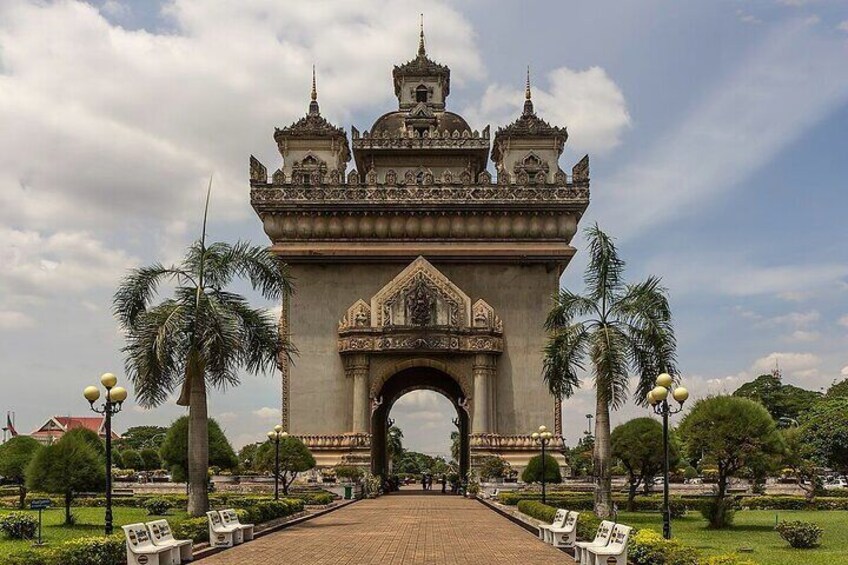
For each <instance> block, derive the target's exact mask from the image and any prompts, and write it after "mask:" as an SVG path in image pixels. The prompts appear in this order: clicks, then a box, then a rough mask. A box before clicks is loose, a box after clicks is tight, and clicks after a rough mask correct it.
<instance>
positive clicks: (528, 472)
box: [521, 454, 562, 483]
mask: <svg viewBox="0 0 848 565" xmlns="http://www.w3.org/2000/svg"><path fill="white" fill-rule="evenodd" d="M521 480H522V481H524V482H525V483H540V482H542V456H541V455H536V456H535V457H531V458H530V461H528V462H527V466H526V467H525V468H524V471H522V472H521ZM545 482H547V483H561V482H562V473H561V472H560V470H559V463H557V460H556V459H554V458H553V457H551V456H550V455H547V454H546V455H545Z"/></svg>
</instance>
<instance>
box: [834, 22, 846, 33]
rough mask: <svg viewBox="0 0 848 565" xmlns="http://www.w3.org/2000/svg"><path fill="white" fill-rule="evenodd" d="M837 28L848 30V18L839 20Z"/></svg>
mask: <svg viewBox="0 0 848 565" xmlns="http://www.w3.org/2000/svg"><path fill="white" fill-rule="evenodd" d="M836 29H838V30H839V31H845V32H848V20H843V21H841V22H839V25H837V26H836Z"/></svg>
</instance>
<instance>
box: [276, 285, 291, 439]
mask: <svg viewBox="0 0 848 565" xmlns="http://www.w3.org/2000/svg"><path fill="white" fill-rule="evenodd" d="M290 305H291V296H290V295H289V294H284V295H283V304H282V308H281V309H280V336H281V337H282V338H283V339H284V340H285V342H286V343H289V338H290V331H289V329H290V328H289V312H290V308H291V306H290ZM277 364H278V365H279V367H280V425H282V426H283V430H285V431H289V423H290V421H289V397H290V394H291V382H290V378H291V373H290V365H291V363H290V360H289V354H288V352H287V351H280V353H279V355H278V357H277Z"/></svg>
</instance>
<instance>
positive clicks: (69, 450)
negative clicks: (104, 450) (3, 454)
mask: <svg viewBox="0 0 848 565" xmlns="http://www.w3.org/2000/svg"><path fill="white" fill-rule="evenodd" d="M26 477H27V488H29V489H30V490H39V491H43V492H49V493H54V494H61V495H63V496H64V498H65V524H66V525H71V524H72V522H73V518H72V517H71V502H72V501H73V498H74V494H76V493H78V492H85V491H99V490H101V489H105V488H106V464H105V462H104V460H103V457H102V456H101V455H100V454H99V453H98V452H97V451H96V450H95V449H94V448H93V447H92V446H91V444H90V443H88V442H87V441H86V440H85V439H84V438H83V437H81V434H65V435H64V436H62V438H61V439H60V440H59V441H57V442H56V443H54V444H53V445H48V446H47V447H44V448H42V449H40V450H38V451H37V452H36V453H35V456H34V457H33V458H32V460H31V461H30V462H29V465H28V466H27V470H26Z"/></svg>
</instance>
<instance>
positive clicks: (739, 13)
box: [736, 10, 763, 24]
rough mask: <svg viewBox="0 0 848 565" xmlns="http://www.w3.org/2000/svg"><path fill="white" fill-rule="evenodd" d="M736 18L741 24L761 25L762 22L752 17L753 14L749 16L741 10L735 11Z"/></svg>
mask: <svg viewBox="0 0 848 565" xmlns="http://www.w3.org/2000/svg"><path fill="white" fill-rule="evenodd" d="M736 17H737V19H738V20H739V21H740V22H742V23H744V24H761V23H763V21H762V20H761V19H760V18H758V17H756V16H754V15H753V14H749V13H747V12H744V11H742V10H736Z"/></svg>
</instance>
